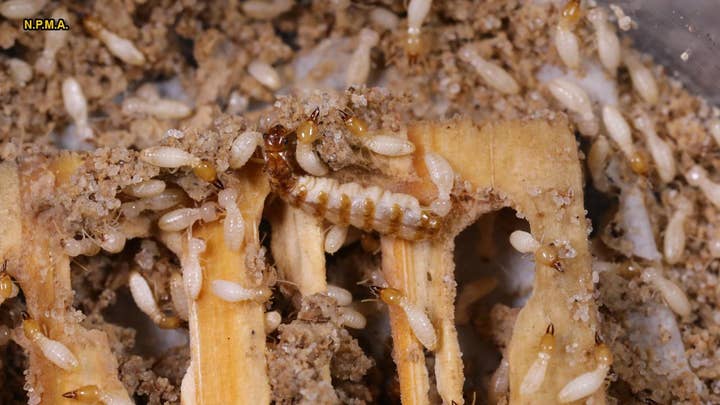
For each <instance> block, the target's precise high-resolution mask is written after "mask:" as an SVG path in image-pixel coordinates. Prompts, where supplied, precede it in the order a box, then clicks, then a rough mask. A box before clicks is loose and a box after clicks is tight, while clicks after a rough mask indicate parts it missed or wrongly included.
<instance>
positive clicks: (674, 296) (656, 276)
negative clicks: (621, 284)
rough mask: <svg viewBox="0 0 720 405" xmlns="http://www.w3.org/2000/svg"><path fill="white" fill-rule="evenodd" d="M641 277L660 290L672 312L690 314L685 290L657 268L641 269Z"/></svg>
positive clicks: (683, 314)
mask: <svg viewBox="0 0 720 405" xmlns="http://www.w3.org/2000/svg"><path fill="white" fill-rule="evenodd" d="M641 278H642V280H643V281H644V282H646V283H649V284H651V285H652V286H653V287H655V289H657V290H658V292H660V295H662V297H663V299H664V300H665V303H667V305H668V307H670V309H672V311H673V312H675V313H676V314H678V315H680V316H688V315H690V311H691V309H692V307H691V306H690V301H688V298H687V295H686V294H685V292H684V291H683V290H682V289H681V288H680V287H679V286H678V285H677V284H675V283H673V282H672V281H670V280H668V279H666V278H665V277H663V275H662V274H661V273H660V271H659V270H658V269H656V268H654V267H648V268H646V269H645V270H643V272H642V275H641Z"/></svg>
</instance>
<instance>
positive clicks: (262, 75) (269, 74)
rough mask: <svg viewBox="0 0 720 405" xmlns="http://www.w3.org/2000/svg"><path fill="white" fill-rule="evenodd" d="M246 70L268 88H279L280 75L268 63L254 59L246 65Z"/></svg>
mask: <svg viewBox="0 0 720 405" xmlns="http://www.w3.org/2000/svg"><path fill="white" fill-rule="evenodd" d="M247 70H248V73H250V76H252V77H253V78H254V79H255V80H257V81H258V82H259V83H260V84H262V85H263V86H265V87H267V88H269V89H270V90H277V89H279V88H280V86H281V82H280V75H279V74H278V72H277V70H275V68H274V67H272V66H271V65H270V64H268V63H266V62H262V61H259V60H255V61H253V62H251V63H250V64H249V65H248V67H247Z"/></svg>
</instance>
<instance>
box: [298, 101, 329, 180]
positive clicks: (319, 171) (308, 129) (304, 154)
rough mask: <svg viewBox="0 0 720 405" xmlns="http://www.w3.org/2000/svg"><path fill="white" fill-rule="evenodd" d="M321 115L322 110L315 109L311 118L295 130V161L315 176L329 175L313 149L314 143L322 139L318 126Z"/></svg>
mask: <svg viewBox="0 0 720 405" xmlns="http://www.w3.org/2000/svg"><path fill="white" fill-rule="evenodd" d="M319 115H320V109H319V108H315V110H314V111H313V112H312V113H311V114H310V117H309V118H308V119H307V120H305V121H303V122H302V123H300V125H298V127H297V129H296V130H295V133H296V135H297V146H296V149H295V159H296V160H297V163H298V165H299V166H300V168H302V169H303V170H305V171H306V172H308V173H310V174H311V175H313V176H325V175H326V174H327V173H328V168H327V166H325V163H323V161H322V160H321V159H320V157H319V156H318V155H317V153H315V150H314V149H313V142H315V141H316V140H318V138H319V137H320V130H319V129H318V126H317V120H318V116H319Z"/></svg>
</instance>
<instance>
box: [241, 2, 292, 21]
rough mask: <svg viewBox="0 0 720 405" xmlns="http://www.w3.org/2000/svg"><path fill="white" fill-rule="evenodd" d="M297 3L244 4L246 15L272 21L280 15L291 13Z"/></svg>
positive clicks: (243, 8)
mask: <svg viewBox="0 0 720 405" xmlns="http://www.w3.org/2000/svg"><path fill="white" fill-rule="evenodd" d="M294 3H295V2H294V1H293V0H270V1H260V0H249V1H245V2H243V3H242V6H241V7H242V10H243V13H245V15H247V16H248V17H251V18H255V19H258V20H272V19H273V18H275V17H277V16H279V15H280V14H282V13H284V12H286V11H289V10H290V9H291V8H292V6H293V4H294Z"/></svg>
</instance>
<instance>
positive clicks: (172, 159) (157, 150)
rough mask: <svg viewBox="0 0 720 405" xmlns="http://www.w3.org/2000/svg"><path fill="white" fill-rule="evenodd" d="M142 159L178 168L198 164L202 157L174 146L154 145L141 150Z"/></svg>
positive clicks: (158, 164) (157, 164)
mask: <svg viewBox="0 0 720 405" xmlns="http://www.w3.org/2000/svg"><path fill="white" fill-rule="evenodd" d="M140 160H142V161H143V162H146V163H149V164H151V165H153V166H157V167H163V168H166V169H177V168H180V167H183V166H197V165H198V164H200V159H199V158H197V157H195V156H194V155H193V154H192V153H189V152H185V151H184V150H182V149H179V148H175V147H172V146H152V147H149V148H146V149H143V150H142V151H141V152H140Z"/></svg>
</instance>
